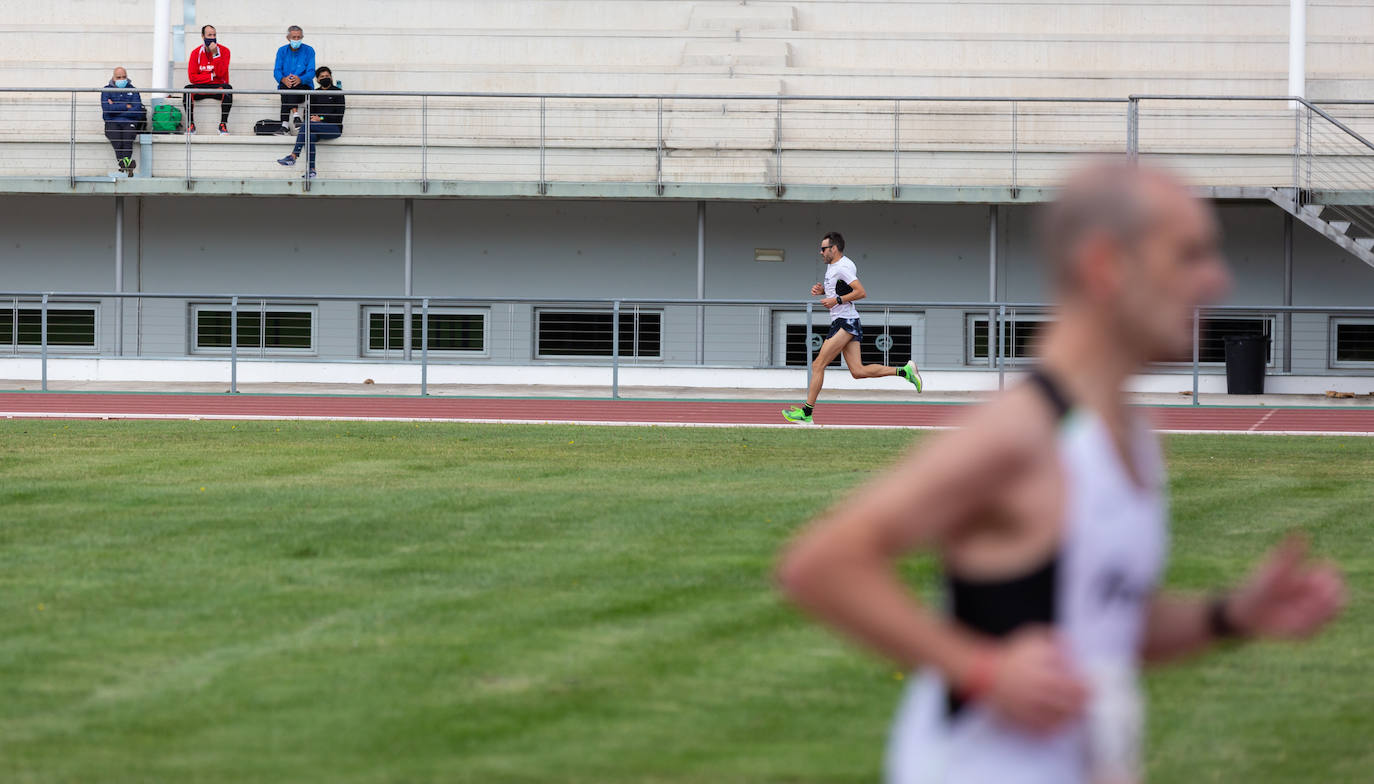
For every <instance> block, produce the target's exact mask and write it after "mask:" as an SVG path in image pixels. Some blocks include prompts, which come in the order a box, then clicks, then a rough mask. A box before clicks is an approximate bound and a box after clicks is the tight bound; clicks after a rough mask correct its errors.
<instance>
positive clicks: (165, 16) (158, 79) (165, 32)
mask: <svg viewBox="0 0 1374 784" xmlns="http://www.w3.org/2000/svg"><path fill="white" fill-rule="evenodd" d="M171 41H172V0H156V2H154V3H153V73H152V88H153V89H154V90H158V89H166V88H168V87H171V86H172V82H171V71H172V67H171V63H170V60H169V59H168V55H167V47H168V45H169V44H170V43H171ZM154 97H161V96H154Z"/></svg>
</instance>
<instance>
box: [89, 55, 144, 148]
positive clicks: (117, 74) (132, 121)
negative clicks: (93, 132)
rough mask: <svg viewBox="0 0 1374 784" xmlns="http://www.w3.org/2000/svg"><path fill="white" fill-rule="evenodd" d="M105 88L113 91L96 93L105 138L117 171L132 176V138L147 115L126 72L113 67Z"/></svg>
mask: <svg viewBox="0 0 1374 784" xmlns="http://www.w3.org/2000/svg"><path fill="white" fill-rule="evenodd" d="M105 87H106V88H110V87H114V88H117V91H109V92H103V93H101V94H100V115H101V118H102V119H104V120H105V138H107V139H109V140H110V144H111V145H113V146H114V151H115V158H116V159H117V160H118V161H119V170H120V171H122V172H124V173H125V174H132V173H133V170H134V168H135V167H136V165H137V164H135V163H134V137H136V136H138V134H139V133H141V132H142V131H143V124H144V123H145V122H146V121H147V116H146V115H145V114H144V112H143V98H142V97H141V96H139V94H138V91H137V90H135V89H134V85H133V82H130V81H129V72H128V71H126V70H124V69H123V68H115V69H114V73H113V74H112V75H111V76H110V83H109V84H107V85H105Z"/></svg>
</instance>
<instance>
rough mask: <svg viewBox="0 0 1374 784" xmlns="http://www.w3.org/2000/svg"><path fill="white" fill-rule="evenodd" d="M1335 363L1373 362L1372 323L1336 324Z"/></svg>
mask: <svg viewBox="0 0 1374 784" xmlns="http://www.w3.org/2000/svg"><path fill="white" fill-rule="evenodd" d="M1336 361H1337V362H1374V322H1364V323H1361V322H1345V321H1338V322H1336Z"/></svg>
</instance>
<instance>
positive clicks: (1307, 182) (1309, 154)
mask: <svg viewBox="0 0 1374 784" xmlns="http://www.w3.org/2000/svg"><path fill="white" fill-rule="evenodd" d="M1314 154H1315V153H1313V151H1312V109H1311V108H1308V109H1307V175H1306V176H1305V177H1304V178H1303V184H1304V185H1305V186H1306V187H1305V188H1304V191H1305V192H1307V193H1311V192H1312V156H1313V155H1314Z"/></svg>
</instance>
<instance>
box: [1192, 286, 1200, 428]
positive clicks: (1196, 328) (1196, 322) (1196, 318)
mask: <svg viewBox="0 0 1374 784" xmlns="http://www.w3.org/2000/svg"><path fill="white" fill-rule="evenodd" d="M1201 325H1202V314H1201V312H1200V311H1199V310H1198V309H1197V308H1193V405H1195V406H1196V405H1199V403H1198V399H1197V366H1198V354H1199V351H1198V342H1199V335H1201V334H1202V326H1201Z"/></svg>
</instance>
